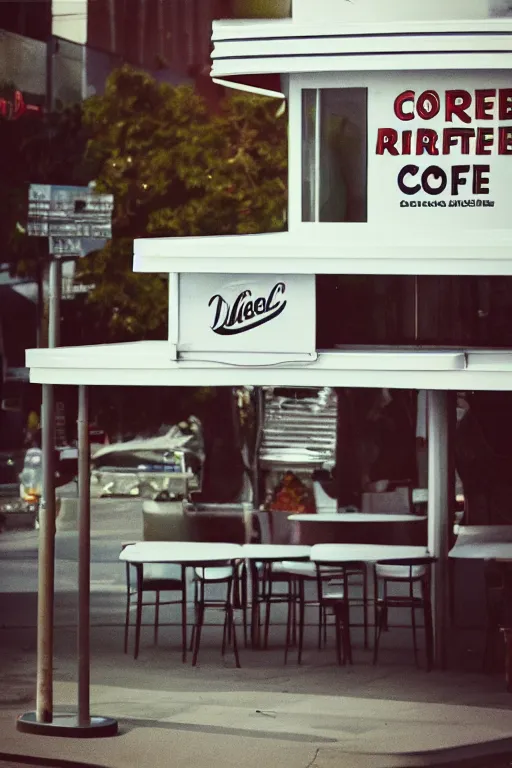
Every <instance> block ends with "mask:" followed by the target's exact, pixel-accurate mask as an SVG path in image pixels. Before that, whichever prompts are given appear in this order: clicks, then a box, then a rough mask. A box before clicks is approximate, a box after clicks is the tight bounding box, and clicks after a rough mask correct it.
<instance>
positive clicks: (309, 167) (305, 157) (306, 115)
mask: <svg viewBox="0 0 512 768" xmlns="http://www.w3.org/2000/svg"><path fill="white" fill-rule="evenodd" d="M316 97H317V92H316V91H315V90H312V89H308V90H304V91H302V221H315V211H316V173H315V163H316Z"/></svg>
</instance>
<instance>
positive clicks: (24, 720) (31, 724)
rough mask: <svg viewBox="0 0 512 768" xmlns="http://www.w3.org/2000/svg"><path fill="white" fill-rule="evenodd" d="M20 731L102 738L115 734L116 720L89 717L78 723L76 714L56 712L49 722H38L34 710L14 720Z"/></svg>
mask: <svg viewBox="0 0 512 768" xmlns="http://www.w3.org/2000/svg"><path fill="white" fill-rule="evenodd" d="M16 729H17V730H18V731H20V732H21V733H32V734H34V735H36V736H63V737H64V738H66V739H102V738H106V737H107V736H117V731H118V725H117V720H114V719H113V718H111V717H91V718H90V719H89V722H88V723H85V724H80V723H79V722H78V717H77V715H74V714H56V715H54V716H53V719H52V722H51V723H40V722H38V720H37V717H36V713H35V712H25V714H24V715H20V716H19V717H18V719H17V721H16Z"/></svg>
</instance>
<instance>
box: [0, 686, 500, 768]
mask: <svg viewBox="0 0 512 768" xmlns="http://www.w3.org/2000/svg"><path fill="white" fill-rule="evenodd" d="M54 694H55V701H58V702H59V711H62V712H69V711H73V710H74V706H75V702H76V685H75V684H74V683H66V682H60V683H57V684H56V685H55V690H54ZM91 705H92V711H93V713H94V714H98V715H105V716H109V717H115V718H117V719H118V720H119V724H120V735H119V736H118V737H115V738H110V739H97V740H85V741H83V740H82V741H81V740H74V739H62V738H53V737H41V736H34V735H27V734H21V733H19V732H18V731H16V728H15V713H14V712H13V710H12V709H9V710H4V711H1V712H0V733H1V736H0V751H1V752H2V754H4V755H8V754H12V755H18V756H19V755H23V754H25V755H27V756H28V757H31V758H33V759H36V758H45V759H47V760H48V759H52V758H57V759H62V758H65V759H66V760H71V761H75V760H76V761H79V762H81V763H91V764H94V765H100V766H105V767H106V768H126V767H127V766H138V765H151V766H155V767H156V768H158V767H159V766H160V765H161V766H162V767H163V766H165V767H166V768H167V767H168V765H169V761H170V760H171V764H172V765H176V766H184V768H185V766H188V765H192V766H194V768H213V767H214V766H215V767H216V766H219V768H224V767H225V768H231V766H233V768H234V767H235V766H236V767H237V768H240V766H241V765H243V766H244V768H252V767H253V766H254V768H256V766H258V768H261V766H262V765H264V766H267V765H268V766H279V768H281V766H282V767H283V768H287V766H290V768H306V767H308V768H334V766H340V767H341V768H345V766H346V767H347V768H349V767H350V768H359V766H363V765H366V766H368V768H401V767H403V768H406V767H407V768H413V766H414V767H415V766H427V765H439V766H440V765H446V764H453V763H454V762H455V763H456V764H458V763H459V762H460V761H461V760H467V759H470V758H471V759H473V760H474V759H475V758H478V759H484V760H485V762H484V763H482V764H481V765H483V766H485V768H491V766H492V762H489V761H490V760H491V758H492V757H493V756H496V755H501V754H504V753H509V754H511V755H512V715H511V713H510V712H509V711H508V710H500V709H490V708H480V707H466V706H457V705H448V704H447V705H443V704H425V703H422V702H415V703H412V702H401V701H389V700H380V699H366V698H355V697H343V696H339V697H338V696H312V695H300V694H283V693H276V692H272V691H264V692H262V691H246V692H228V691H224V692H219V691H212V692H208V691H203V692H202V693H198V692H197V691H191V692H186V691H180V692H175V693H171V692H169V691H162V690H147V689H146V690H140V689H129V688H125V687H115V686H107V685H105V686H102V685H94V686H92V688H91Z"/></svg>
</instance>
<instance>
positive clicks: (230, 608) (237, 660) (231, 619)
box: [227, 605, 241, 669]
mask: <svg viewBox="0 0 512 768" xmlns="http://www.w3.org/2000/svg"><path fill="white" fill-rule="evenodd" d="M227 610H228V616H229V626H230V627H231V637H232V638H233V654H234V656H235V664H236V668H237V669H240V667H241V664H240V657H239V655H238V642H237V639H236V627H235V616H234V612H233V606H232V605H228V608H227Z"/></svg>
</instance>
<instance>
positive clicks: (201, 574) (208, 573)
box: [194, 566, 233, 582]
mask: <svg viewBox="0 0 512 768" xmlns="http://www.w3.org/2000/svg"><path fill="white" fill-rule="evenodd" d="M194 576H195V577H196V578H198V579H201V580H202V581H209V582H216V581H217V582H223V581H228V579H230V578H231V577H232V576H233V569H232V568H231V567H230V566H219V567H215V566H212V567H211V568H194Z"/></svg>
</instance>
